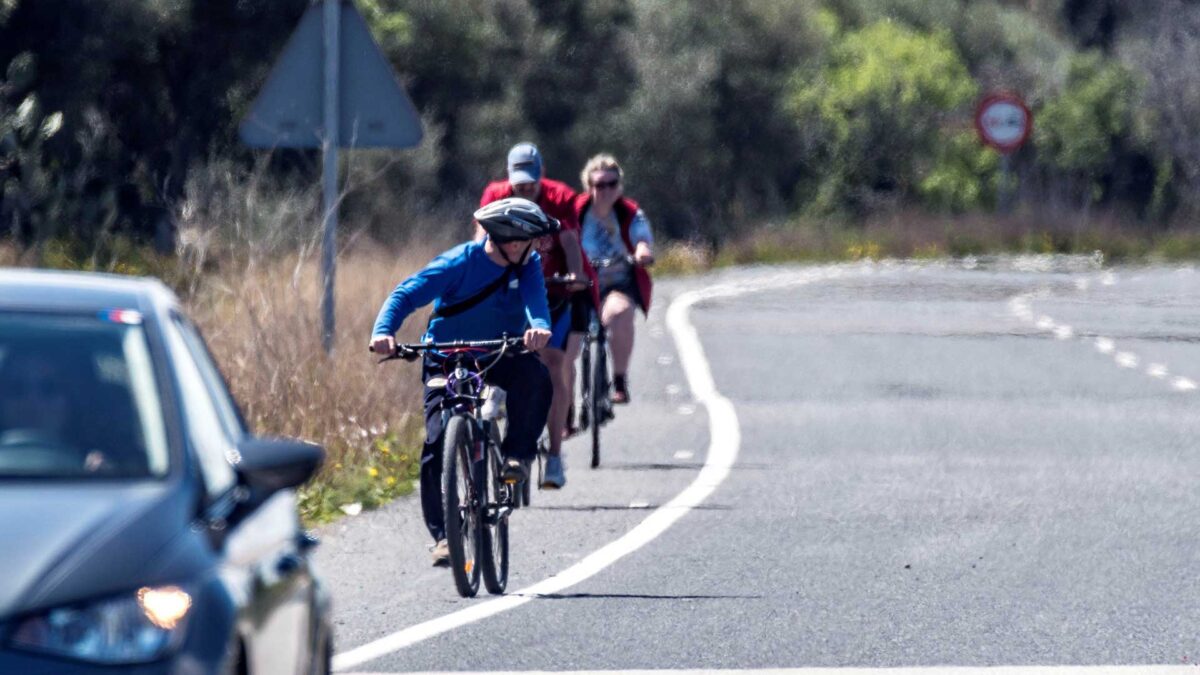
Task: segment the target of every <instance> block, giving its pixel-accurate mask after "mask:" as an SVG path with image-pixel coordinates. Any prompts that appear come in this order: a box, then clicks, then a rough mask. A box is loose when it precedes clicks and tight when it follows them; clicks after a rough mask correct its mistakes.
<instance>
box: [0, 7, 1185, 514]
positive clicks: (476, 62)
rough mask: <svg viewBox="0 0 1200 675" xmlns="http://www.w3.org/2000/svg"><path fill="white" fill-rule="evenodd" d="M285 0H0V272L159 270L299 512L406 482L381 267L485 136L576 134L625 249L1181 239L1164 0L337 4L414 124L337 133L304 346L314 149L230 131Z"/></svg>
mask: <svg viewBox="0 0 1200 675" xmlns="http://www.w3.org/2000/svg"><path fill="white" fill-rule="evenodd" d="M310 4H311V3H310V0H269V1H266V0H131V1H128V2H119V3H118V2H100V1H96V2H77V1H67V0H0V265H29V266H43V267H53V268H60V269H90V270H103V271H110V272H115V273H123V274H149V275H153V276H157V277H159V278H162V279H164V280H165V281H166V282H167V283H168V284H170V285H171V286H172V287H173V288H175V289H176V290H177V291H178V292H179V293H180V294H181V297H183V298H184V300H185V302H186V304H187V306H188V309H189V312H190V313H191V314H192V315H193V316H194V317H196V319H197V321H198V323H200V324H201V327H202V328H203V329H204V331H205V333H206V334H207V335H208V337H209V340H210V342H211V346H212V349H213V351H214V352H215V354H216V356H217V358H218V361H219V362H220V363H221V365H222V367H223V368H224V369H225V372H226V375H227V376H228V379H229V380H230V384H231V386H232V388H233V390H234V392H235V394H236V396H237V397H238V399H239V401H241V402H242V404H243V406H244V409H245V413H246V417H247V418H248V420H249V422H250V423H251V425H252V426H253V427H254V429H255V431H256V432H258V433H264V434H282V435H290V436H300V437H304V438H309V439H312V440H315V441H319V442H322V443H324V444H325V445H326V446H327V447H328V448H329V450H330V460H329V462H328V464H327V466H326V467H325V469H324V470H323V472H322V473H321V475H320V476H319V477H318V478H317V480H316V481H314V483H313V484H312V485H311V486H309V487H308V488H307V489H306V490H305V491H304V495H303V500H302V508H303V511H304V516H305V518H306V519H307V520H308V521H309V522H323V521H326V520H328V519H330V518H333V517H336V516H337V515H338V514H341V513H343V512H347V511H350V512H353V511H355V510H356V509H357V508H360V507H361V508H370V507H372V506H374V505H377V504H379V503H382V502H383V501H386V500H387V499H389V498H392V497H394V496H397V495H401V494H405V493H407V492H408V491H410V490H411V489H412V481H413V478H414V476H415V471H416V469H415V466H416V461H417V455H418V454H419V450H418V448H419V446H418V443H419V438H420V420H419V419H417V418H416V417H415V414H416V413H417V411H419V406H418V405H417V404H416V399H417V397H418V395H419V392H418V390H417V381H416V376H415V371H413V370H412V369H411V368H405V367H404V366H398V365H396V364H390V365H389V366H388V367H383V368H381V367H377V366H375V364H374V360H373V359H371V358H370V357H369V355H367V354H366V352H365V350H364V348H363V347H364V345H365V340H366V337H367V335H368V333H369V331H370V327H371V322H372V320H373V318H374V312H375V311H376V309H377V308H378V307H379V304H380V302H381V301H382V299H383V297H384V295H385V294H386V293H387V292H388V291H389V290H390V289H391V288H392V286H393V285H394V284H395V283H396V282H397V281H398V280H400V279H402V278H403V277H404V276H406V275H407V274H408V273H410V272H412V271H414V270H415V269H417V268H418V267H419V266H420V265H421V264H423V263H424V262H425V261H427V260H428V258H429V257H430V256H431V255H432V254H434V253H436V252H438V251H440V250H442V249H444V248H446V247H448V246H449V245H451V244H452V243H454V242H455V241H457V240H460V239H463V238H465V237H466V235H467V232H468V225H467V223H466V222H465V218H466V215H467V214H469V213H470V210H471V208H472V207H473V206H474V205H475V204H477V203H478V201H477V200H478V195H479V193H480V191H481V190H482V188H483V186H484V185H485V184H486V182H487V181H488V180H490V179H494V178H498V177H500V176H502V175H503V170H504V156H505V152H506V150H507V148H508V147H509V146H510V145H512V144H513V143H515V142H517V141H522V140H532V141H534V142H536V143H537V144H538V145H539V147H540V148H541V150H542V152H543V155H544V156H545V157H546V159H547V173H548V175H549V176H550V177H552V178H558V179H561V180H565V181H566V182H568V183H570V184H572V185H577V184H578V177H577V172H578V170H579V168H580V167H581V166H582V165H583V163H584V161H585V160H586V158H587V157H589V156H590V155H592V154H594V153H596V152H599V151H608V152H612V153H614V154H616V155H617V156H618V157H619V158H620V159H621V161H622V164H623V165H624V166H625V167H626V191H627V193H628V194H629V195H630V196H632V197H634V198H635V199H637V200H638V201H639V202H640V203H641V204H642V206H643V207H644V209H645V211H646V212H647V214H648V215H649V217H650V219H651V222H652V223H653V226H654V229H655V233H656V236H657V237H658V239H659V247H658V251H657V253H658V258H659V264H658V269H657V272H656V273H657V274H664V275H665V274H687V273H693V272H698V271H703V270H706V269H710V268H712V267H714V266H724V265H732V264H744V263H769V262H792V261H834V260H854V259H862V258H887V257H893V258H908V257H915V258H934V257H940V256H966V255H980V254H987V253H1003V252H1012V253H1027V252H1036V253H1050V252H1057V253H1082V254H1088V255H1090V254H1092V253H1093V252H1095V251H1100V252H1101V253H1102V254H1103V255H1104V258H1105V260H1108V261H1124V260H1143V259H1160V260H1180V259H1197V258H1200V69H1198V68H1196V67H1195V64H1196V63H1198V62H1200V40H1197V39H1196V37H1195V36H1196V35H1198V34H1200V5H1197V4H1196V3H1193V2H1188V1H1186V0H1145V1H1144V2H1137V3H1121V2H1116V1H1114V0H1036V1H1035V0H969V1H968V0H772V1H767V0H763V1H761V2H759V1H756V2H742V3H736V2H735V3H730V2H724V1H721V0H694V1H692V2H686V3H684V2H663V1H662V0H604V1H600V2H598V1H596V0H554V1H552V2H551V1H543V0H494V1H490V2H476V1H474V0H443V1H440V2H419V1H417V0H356V4H357V6H358V7H359V9H360V11H362V13H363V14H364V16H365V17H366V19H367V21H368V22H369V23H370V25H371V27H372V30H373V32H374V34H375V37H376V39H377V40H378V42H379V43H380V46H381V48H382V49H383V50H384V52H385V54H386V55H387V56H388V58H389V59H390V60H391V62H392V64H393V65H394V67H395V68H396V70H397V72H398V73H399V74H400V76H401V80H402V81H403V83H404V85H405V86H406V88H407V90H408V91H409V93H410V95H411V96H412V98H413V100H414V103H415V104H416V106H417V108H418V109H419V111H420V113H421V115H422V119H423V120H424V125H425V140H424V142H423V143H422V144H421V146H420V147H418V148H415V149H413V150H408V151H403V152H378V151H354V152H349V153H345V154H344V155H343V158H342V167H341V177H342V200H341V204H340V209H341V214H342V236H341V239H340V242H339V246H340V250H339V270H338V277H337V289H338V316H337V321H338V328H339V330H338V344H337V348H336V350H335V352H334V355H333V356H332V358H330V359H327V358H326V357H325V356H324V354H323V352H322V350H321V348H320V340H319V335H318V330H317V326H318V324H319V321H318V318H317V317H318V297H319V293H318V285H319V282H318V279H317V275H318V249H319V242H320V239H319V234H318V231H319V227H318V221H319V214H318V212H317V211H318V206H317V199H318V189H317V183H318V181H319V176H320V158H319V155H318V154H317V153H316V152H314V151H308V150H279V151H275V152H271V153H266V152H260V151H252V150H250V149H248V148H246V147H244V146H242V145H241V144H240V143H239V141H238V139H237V134H236V130H237V126H238V123H239V121H240V120H241V118H242V116H243V115H244V114H245V112H246V110H247V109H248V107H249V105H250V103H251V102H252V100H253V97H254V95H255V92H256V91H257V90H258V89H259V87H260V86H261V85H262V83H263V81H264V80H265V78H266V76H267V74H268V72H269V69H270V66H271V63H272V61H273V60H274V58H275V56H276V55H277V54H278V53H279V51H280V49H281V48H282V46H283V44H284V42H285V41H286V40H287V38H288V36H289V34H290V33H291V31H292V30H293V28H294V26H295V25H296V23H297V21H298V20H299V18H300V16H301V15H302V14H303V13H304V11H305V10H306V9H307V8H308V7H309V6H310ZM1163 45H1170V48H1164V47H1163ZM79 64H86V67H80V65H79ZM996 90H1008V91H1012V92H1016V93H1019V94H1020V95H1021V96H1022V97H1023V98H1024V99H1025V100H1026V102H1027V103H1028V104H1029V107H1030V108H1031V109H1032V111H1033V115H1034V130H1033V135H1032V137H1031V138H1030V139H1029V141H1028V142H1027V143H1026V144H1025V145H1024V146H1023V147H1022V148H1021V149H1020V150H1019V151H1018V152H1016V153H1015V154H1014V155H1013V156H1012V157H1011V158H1010V162H1009V164H1010V168H1011V170H1010V172H1009V173H1008V174H1005V173H1003V172H1002V162H1001V158H1000V156H999V155H998V154H997V153H996V152H995V151H993V150H991V149H987V148H984V147H983V146H982V145H981V144H980V143H979V141H978V139H977V138H976V137H975V131H974V129H973V126H972V117H973V113H974V108H975V105H976V104H977V103H978V101H979V100H980V98H981V97H982V96H984V95H985V94H986V93H988V92H992V91H996ZM1006 176H1007V178H1006ZM1005 181H1006V182H1005ZM1001 192H1005V193H1006V194H1008V195H1010V197H1009V198H1008V199H1006V200H1001V199H1000V195H1001ZM1001 201H1004V203H1003V204H1002V203H1001ZM1001 207H1003V208H1001ZM421 324H422V321H421V320H420V319H414V320H413V321H411V322H410V325H409V326H407V327H406V331H408V334H406V335H405V336H404V337H408V338H412V337H415V336H416V334H417V332H419V326H420V325H421ZM356 505H358V506H356Z"/></svg>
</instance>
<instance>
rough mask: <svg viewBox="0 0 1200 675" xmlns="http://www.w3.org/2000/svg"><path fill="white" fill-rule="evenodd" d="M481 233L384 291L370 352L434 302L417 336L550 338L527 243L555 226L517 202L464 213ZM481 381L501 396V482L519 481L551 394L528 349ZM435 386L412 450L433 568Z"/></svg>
mask: <svg viewBox="0 0 1200 675" xmlns="http://www.w3.org/2000/svg"><path fill="white" fill-rule="evenodd" d="M474 217H475V222H476V223H477V224H478V225H480V226H482V228H483V230H484V231H485V232H486V233H487V236H486V238H485V239H484V241H482V242H476V241H471V242H467V243H465V244H460V245H459V246H456V247H455V248H452V249H450V250H449V251H446V252H445V253H443V254H441V255H439V256H438V257H436V258H434V259H433V261H432V262H430V263H429V264H428V265H426V266H425V268H424V269H423V270H421V271H420V272H418V273H416V274H414V275H412V276H411V277H409V278H408V279H405V280H404V281H403V282H401V283H400V284H399V285H398V286H396V289H395V290H393V291H392V293H391V295H390V296H388V298H387V300H386V301H384V303H383V307H382V308H380V310H379V315H378V317H377V318H376V320H375V328H374V330H373V331H372V336H371V347H372V349H373V350H374V351H375V353H376V354H391V353H393V352H394V351H395V349H396V342H395V338H394V335H395V333H396V331H397V330H398V329H399V328H400V325H401V324H402V323H403V322H404V320H405V319H406V318H408V316H409V315H411V314H412V313H413V312H414V311H416V310H417V309H418V308H420V307H423V306H425V305H427V304H429V303H431V302H432V303H434V305H433V306H434V312H433V316H432V318H431V320H430V322H429V326H428V328H427V330H426V332H425V335H424V338H423V339H424V340H426V341H434V342H451V341H458V340H490V339H495V338H499V337H501V336H503V335H506V334H507V335H512V336H516V335H521V334H522V333H523V334H524V344H525V347H526V349H528V350H529V351H530V352H536V351H538V350H540V349H542V348H543V347H545V346H546V344H547V342H549V340H550V311H549V307H548V306H547V304H546V287H545V285H544V283H543V279H542V274H541V261H540V257H539V256H538V254H537V252H536V251H534V250H533V241H534V240H536V239H538V238H539V237H543V236H546V235H548V234H551V233H553V232H554V231H555V230H556V229H557V228H558V221H557V220H555V219H554V218H551V217H548V216H546V214H545V213H544V212H543V211H542V210H541V208H539V207H538V206H537V205H536V204H534V203H532V202H530V201H528V200H526V199H521V198H510V199H503V200H500V201H497V202H493V203H491V204H488V205H487V206H485V207H483V208H481V209H479V210H478V211H476V212H475V214H474ZM422 371H423V375H422V381H423V382H428V380H429V378H430V377H434V376H440V375H441V374H442V372H441V367H440V365H439V364H438V363H437V361H436V357H435V356H431V355H426V356H425V360H424V367H423V368H422ZM486 381H487V382H488V383H489V384H494V385H496V386H498V387H501V388H503V389H504V390H505V391H507V392H508V404H507V415H508V433H507V435H506V436H505V438H504V441H503V444H502V447H501V450H502V451H503V453H504V457H505V465H504V470H503V474H502V476H503V477H504V478H505V479H506V480H516V481H523V480H527V479H528V469H527V468H526V467H527V466H528V463H529V462H530V461H531V460H532V459H533V458H534V456H535V453H536V452H537V439H538V436H539V435H540V434H541V431H542V428H543V427H544V426H545V425H546V417H547V414H548V413H549V410H550V399H551V394H552V388H551V384H550V375H549V373H548V372H547V370H546V367H545V366H544V365H543V364H542V362H541V361H539V360H538V358H537V356H536V355H534V354H532V353H524V354H519V355H515V356H511V357H505V358H501V359H500V360H499V362H497V363H496V364H495V366H494V367H492V368H491V369H490V370H488V371H487V374H486ZM444 391H445V390H444V389H443V388H441V387H428V386H426V387H425V446H424V448H423V450H422V453H421V510H422V512H423V514H424V517H425V525H426V527H428V528H429V533H430V534H431V535H432V536H433V539H434V542H435V545H434V549H433V564H434V565H448V564H449V549H448V547H447V542H446V531H445V514H444V513H443V512H442V500H441V475H442V439H443V434H444V427H443V420H442V415H441V410H440V405H441V399H442V395H443V393H444Z"/></svg>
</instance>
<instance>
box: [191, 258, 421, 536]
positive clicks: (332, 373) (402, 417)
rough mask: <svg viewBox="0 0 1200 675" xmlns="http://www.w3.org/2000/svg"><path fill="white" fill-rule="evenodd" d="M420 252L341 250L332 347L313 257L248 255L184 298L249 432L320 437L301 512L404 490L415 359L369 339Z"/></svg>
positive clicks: (412, 431) (332, 512)
mask: <svg viewBox="0 0 1200 675" xmlns="http://www.w3.org/2000/svg"><path fill="white" fill-rule="evenodd" d="M428 253H430V252H429V251H425V252H421V253H417V252H411V253H408V254H405V255H402V256H398V257H397V256H392V255H387V254H385V253H383V252H380V251H378V250H373V249H372V248H370V247H366V246H360V247H358V248H357V250H353V251H349V252H346V253H344V254H343V255H342V256H340V259H339V267H338V275H337V284H336V303H335V304H336V307H337V313H336V318H337V338H336V341H335V346H334V350H333V353H332V355H330V356H326V355H325V353H324V350H323V349H322V346H321V320H320V297H321V281H320V272H319V267H318V264H317V261H316V259H315V256H310V257H305V256H302V255H299V254H292V255H288V256H283V257H280V258H276V259H272V260H269V261H266V262H262V261H251V262H246V263H244V264H243V266H242V267H241V268H240V269H237V270H233V271H230V270H225V271H223V272H222V273H221V274H219V275H213V276H209V277H208V278H207V279H206V281H205V282H204V283H203V284H202V285H201V286H200V287H199V288H198V289H197V290H196V292H195V294H194V295H192V296H191V297H190V298H189V299H188V301H187V305H188V311H189V314H190V315H191V316H192V317H193V318H194V320H195V321H196V322H197V324H199V325H200V327H201V329H202V330H203V331H204V334H205V336H206V337H207V339H208V341H209V345H210V347H211V348H212V351H213V353H214V355H215V356H216V358H217V360H218V361H219V362H220V364H221V367H222V368H223V370H224V372H225V375H226V377H227V378H228V380H229V383H230V387H231V389H232V390H233V393H234V396H235V397H236V398H237V400H238V401H239V402H240V403H241V405H242V406H243V411H244V413H245V416H246V418H247V421H248V422H249V423H250V426H251V427H252V429H253V430H254V432H255V433H257V434H261V435H279V436H289V437H298V438H305V439H309V440H312V441H315V442H318V443H320V444H322V445H324V446H325V448H326V450H327V453H328V455H327V461H326V464H325V467H324V468H323V470H322V472H321V474H320V475H319V476H318V478H317V479H316V481H314V483H313V484H311V485H310V486H309V487H308V488H307V489H306V490H305V491H304V493H303V494H302V510H303V513H304V515H305V516H306V518H307V519H308V520H309V521H313V522H320V521H324V520H328V519H330V518H332V517H335V516H336V515H337V509H338V508H339V507H341V506H343V505H345V504H352V503H355V502H357V503H361V504H363V505H364V506H365V507H367V508H370V507H372V506H375V505H377V504H379V503H382V502H384V501H387V500H388V499H390V498H392V497H395V496H398V495H402V494H407V493H408V492H410V491H411V489H412V479H413V478H414V477H415V475H416V474H415V472H416V466H417V461H418V459H419V455H420V449H419V448H420V446H419V442H420V433H419V429H420V409H421V408H420V382H419V376H418V373H417V370H416V368H415V367H413V366H407V365H404V364H398V363H396V362H392V363H388V364H384V365H377V364H376V360H375V358H373V357H372V356H371V355H370V354H369V353H368V352H367V350H366V344H367V341H368V338H369V336H370V334H371V328H372V326H373V324H374V321H375V314H376V312H378V310H379V306H380V305H381V304H382V302H383V299H384V298H385V297H386V296H387V294H388V293H389V292H390V291H391V289H392V288H393V287H394V286H395V284H396V283H397V282H398V281H400V280H401V279H403V278H404V277H406V276H407V275H408V274H410V273H412V272H413V271H415V270H417V269H419V268H420V267H421V266H423V265H424V264H425V263H426V262H427V261H428V259H429V257H430V256H429V255H428ZM423 325H424V321H423V318H422V319H418V318H416V317H414V319H413V320H410V321H409V322H407V324H406V325H405V327H404V329H403V331H402V333H401V336H402V337H403V338H406V339H410V338H411V339H415V338H416V337H417V335H419V333H420V332H421V330H420V329H421V327H422V326H423Z"/></svg>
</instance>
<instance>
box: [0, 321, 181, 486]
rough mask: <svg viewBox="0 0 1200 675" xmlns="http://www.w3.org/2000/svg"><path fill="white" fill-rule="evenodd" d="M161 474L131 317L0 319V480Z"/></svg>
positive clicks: (144, 355)
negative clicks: (0, 478)
mask: <svg viewBox="0 0 1200 675" xmlns="http://www.w3.org/2000/svg"><path fill="white" fill-rule="evenodd" d="M167 465H168V453H167V444H166V433H165V431H164V427H163V415H162V406H161V405H160V402H159V395H158V386H157V383H156V380H155V377H154V370H153V366H152V363H151V360H150V353H149V349H148V348H147V344H146V336H145V331H144V330H143V329H142V326H141V320H140V317H139V316H138V315H137V314H136V313H134V312H129V311H111V312H101V313H99V314H96V315H91V316H61V315H48V314H32V313H14V312H0V477H2V478H51V479H54V478H60V479H73V480H74V479H105V478H107V479H113V478H128V479H134V478H150V477H159V476H162V475H164V474H165V473H166V471H167Z"/></svg>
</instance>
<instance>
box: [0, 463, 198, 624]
mask: <svg viewBox="0 0 1200 675" xmlns="http://www.w3.org/2000/svg"><path fill="white" fill-rule="evenodd" d="M184 492H186V491H184ZM187 497H188V496H187V495H186V494H183V493H181V491H180V490H178V489H172V486H171V485H170V484H169V483H166V482H143V483H125V484H96V485H84V484H80V483H50V482H45V483H16V484H8V483H6V484H2V485H0V513H3V514H5V516H4V518H0V541H3V542H5V546H4V548H5V549H6V550H5V551H4V552H3V554H0V619H5V618H8V617H11V616H13V615H16V614H20V613H23V612H27V611H31V610H35V609H42V608H48V607H53V606H57V605H61V604H67V603H71V602H77V601H79V600H84V599H87V598H93V597H102V596H104V595H109V594H113V593H119V592H126V591H129V590H132V589H134V588H137V587H138V586H140V585H142V584H145V583H155V582H157V581H158V580H157V579H153V578H149V576H162V574H163V572H164V571H165V570H156V571H153V574H150V575H149V576H148V573H149V572H151V570H152V568H151V565H153V563H154V560H155V559H156V558H157V557H159V556H161V554H162V552H163V550H164V548H165V547H167V546H168V545H169V544H170V543H171V541H172V540H173V539H175V538H177V537H178V536H179V534H180V533H181V532H186V531H187V525H188V521H189V520H190V517H189V515H188V513H187V502H188V498H187Z"/></svg>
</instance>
